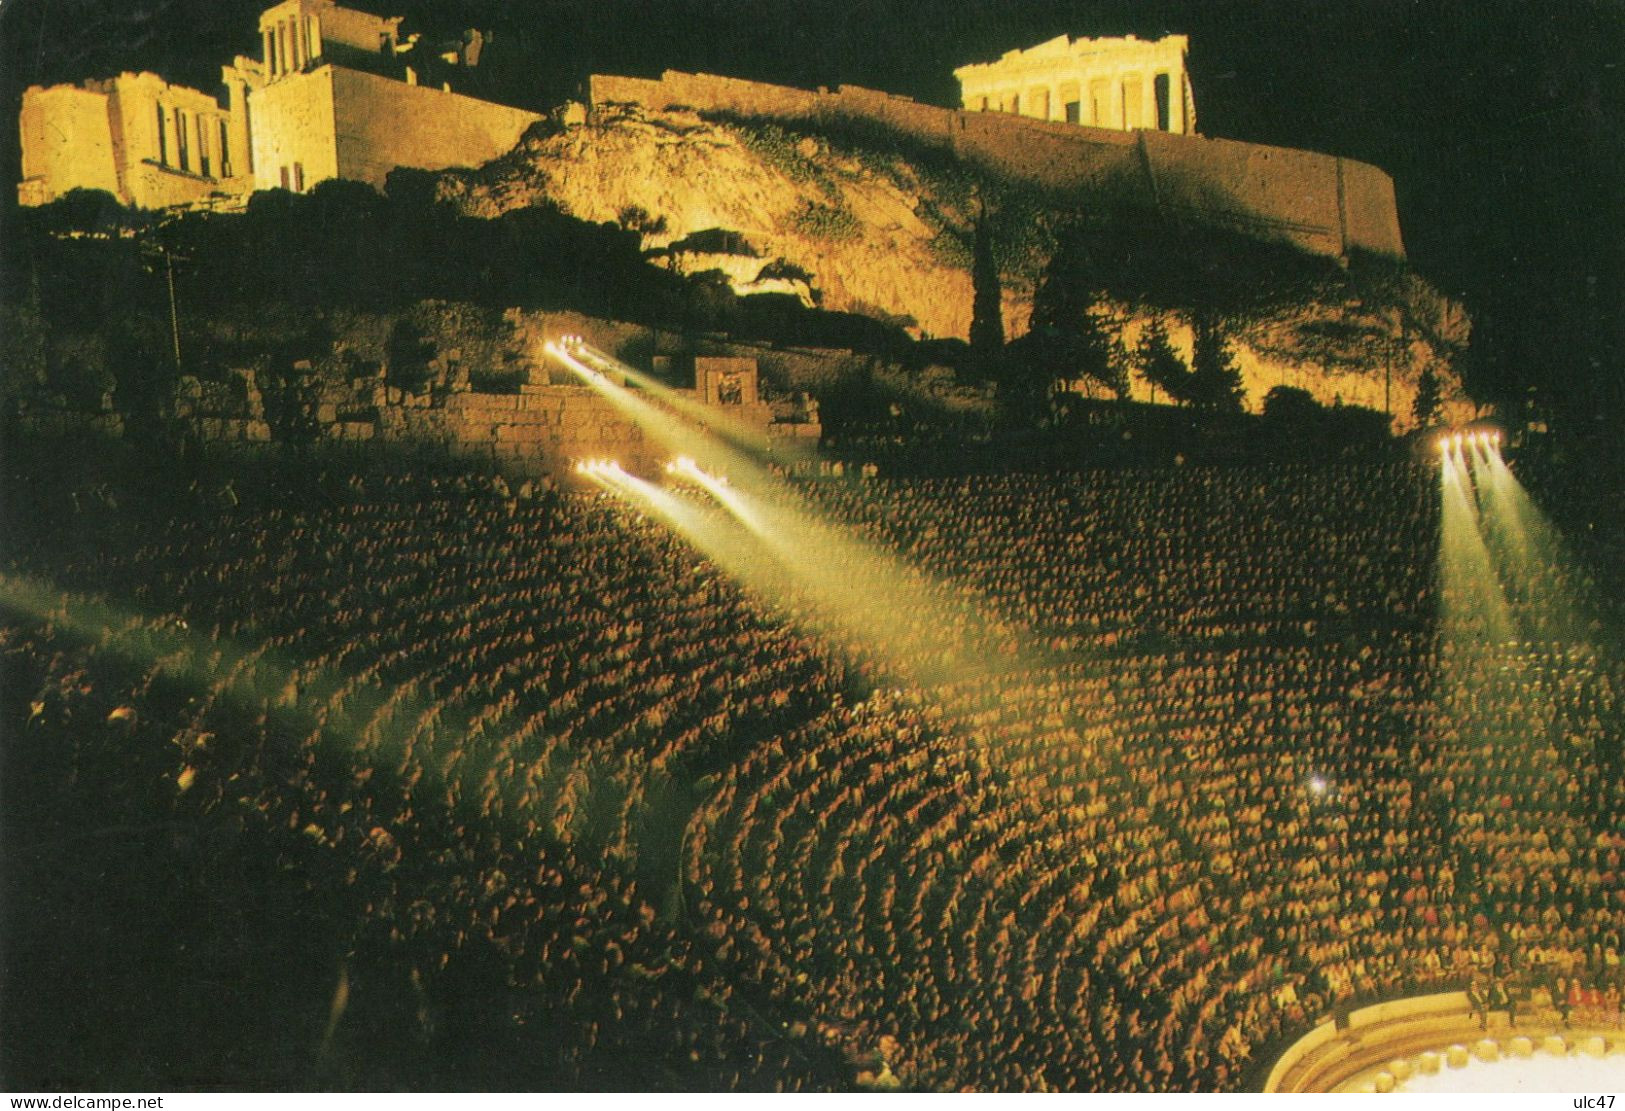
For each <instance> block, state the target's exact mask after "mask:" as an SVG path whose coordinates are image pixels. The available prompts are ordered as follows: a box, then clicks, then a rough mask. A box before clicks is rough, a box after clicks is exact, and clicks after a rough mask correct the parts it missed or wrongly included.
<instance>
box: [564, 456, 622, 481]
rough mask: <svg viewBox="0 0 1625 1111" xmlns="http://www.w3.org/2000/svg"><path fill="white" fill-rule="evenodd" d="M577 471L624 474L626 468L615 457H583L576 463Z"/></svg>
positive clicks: (589, 474) (590, 473)
mask: <svg viewBox="0 0 1625 1111" xmlns="http://www.w3.org/2000/svg"><path fill="white" fill-rule="evenodd" d="M575 472H576V474H579V475H587V476H588V477H589V478H590V477H592V476H594V475H600V476H602V475H624V474H625V473H626V471H625V469H623V468H622V467H621V464H620V463H619V461H617V460H614V459H582V460H580V461H579V462H577V463H576V465H575Z"/></svg>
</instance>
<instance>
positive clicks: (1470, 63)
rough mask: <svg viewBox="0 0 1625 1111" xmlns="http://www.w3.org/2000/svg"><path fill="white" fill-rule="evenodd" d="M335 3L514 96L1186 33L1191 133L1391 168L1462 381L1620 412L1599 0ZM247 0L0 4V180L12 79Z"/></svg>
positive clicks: (181, 75)
mask: <svg viewBox="0 0 1625 1111" xmlns="http://www.w3.org/2000/svg"><path fill="white" fill-rule="evenodd" d="M352 2H353V4H354V6H356V7H363V8H368V9H370V10H374V11H378V12H381V13H386V14H402V15H406V16H407V17H408V19H409V21H411V23H412V24H415V25H416V26H417V27H419V28H422V29H426V30H430V31H434V30H455V29H458V28H461V27H465V26H480V27H483V28H489V29H493V30H494V31H495V32H496V36H497V37H496V45H495V46H494V47H493V48H492V53H491V54H490V55H489V58H490V63H491V64H490V71H489V73H488V75H487V79H488V80H491V81H498V82H500V83H501V85H502V86H503V89H504V92H505V93H506V95H507V96H508V98H509V99H515V100H520V101H527V102H529V103H530V104H531V105H535V106H542V105H546V104H550V103H556V102H557V101H558V100H559V99H562V98H563V97H565V96H567V95H570V94H571V93H572V92H574V91H576V90H578V89H579V88H580V86H581V83H582V81H583V79H584V78H585V76H586V75H587V74H588V73H590V72H595V71H596V72H619V73H633V74H653V73H658V72H659V70H660V69H662V68H665V67H670V68H676V69H689V70H703V71H708V72H714V73H721V74H727V75H731V76H739V77H747V78H754V79H760V80H767V81H776V82H779V83H783V84H791V85H801V86H817V85H836V84H841V83H851V84H861V85H867V86H870V87H873V88H878V89H883V90H886V91H889V92H897V93H904V94H907V95H911V96H915V97H917V98H919V99H921V100H926V101H931V102H935V103H941V104H951V103H953V102H954V97H955V93H956V91H957V86H956V83H955V82H954V80H953V76H952V70H953V68H954V66H956V65H960V64H963V63H965V62H969V61H980V60H991V59H992V58H994V57H996V56H997V55H998V54H999V53H1001V52H1002V51H1004V50H1007V49H1011V48H1015V47H1022V46H1029V45H1032V44H1034V43H1037V42H1039V41H1041V40H1043V39H1045V38H1049V37H1052V36H1054V35H1057V34H1063V33H1067V34H1073V35H1108V34H1112V35H1115V34H1138V35H1140V36H1141V37H1142V38H1144V37H1154V36H1157V35H1161V34H1164V33H1168V32H1179V33H1183V34H1188V35H1189V36H1190V37H1191V55H1190V69H1191V79H1192V83H1193V86H1194V88H1195V96H1196V104H1197V114H1198V123H1199V128H1200V130H1201V131H1202V132H1203V133H1204V134H1208V135H1214V136H1222V137H1226V138H1235V139H1243V140H1249V141H1256V142H1264V143H1274V144H1280V145H1284V146H1296V147H1306V148H1309V149H1314V150H1322V151H1326V152H1329V153H1335V154H1343V155H1347V156H1350V157H1353V158H1358V159H1362V160H1365V161H1369V162H1372V163H1375V164H1376V165H1379V166H1381V167H1383V168H1384V169H1386V170H1388V171H1389V172H1390V173H1391V174H1392V175H1393V176H1394V179H1395V184H1396V189H1397V191H1398V195H1399V203H1400V218H1401V222H1402V225H1403V228H1404V232H1405V236H1406V241H1407V244H1408V246H1409V248H1410V253H1411V259H1412V262H1413V263H1414V264H1415V266H1416V267H1417V268H1418V269H1419V270H1420V271H1421V272H1422V273H1423V274H1424V275H1425V276H1427V277H1428V278H1430V279H1431V280H1433V281H1434V282H1435V283H1437V284H1438V285H1439V286H1440V287H1441V288H1442V289H1444V290H1445V291H1446V292H1448V293H1450V294H1452V295H1454V296H1457V297H1460V298H1462V299H1463V300H1465V301H1466V302H1467V303H1468V305H1469V307H1470V309H1471V310H1472V311H1473V313H1474V316H1475V319H1477V320H1478V321H1479V322H1480V324H1481V327H1482V329H1483V336H1484V337H1485V338H1486V340H1488V341H1489V342H1486V343H1484V344H1482V345H1481V349H1480V352H1479V353H1478V355H1479V362H1478V365H1477V369H1476V371H1475V373H1476V374H1477V377H1478V384H1479V386H1480V387H1482V388H1484V389H1487V390H1494V391H1496V392H1498V393H1505V392H1507V391H1508V390H1511V389H1516V390H1517V391H1522V390H1523V389H1524V388H1526V387H1527V386H1528V385H1531V384H1533V385H1536V386H1538V387H1540V388H1541V389H1542V390H1543V391H1544V392H1545V393H1546V394H1547V395H1548V396H1551V397H1553V398H1554V399H1555V400H1557V401H1558V402H1561V403H1565V404H1566V406H1567V407H1568V408H1569V409H1570V410H1572V411H1575V412H1584V413H1598V412H1605V413H1616V414H1617V413H1622V412H1625V405H1622V404H1621V401H1622V396H1625V391H1622V378H1625V374H1622V368H1621V364H1620V360H1619V358H1618V355H1617V354H1616V352H1617V351H1618V350H1619V346H1620V344H1621V342H1622V341H1625V280H1622V279H1625V231H1622V230H1621V229H1622V227H1625V136H1622V130H1625V129H1622V123H1625V82H1622V73H1621V64H1622V56H1625V49H1622V48H1625V0H1555V2H1539V3H1537V2H1534V0H1341V2H1332V0H1137V2H1128V0H1093V2H1083V0H1072V2H1068V0H1060V2H1056V0H1050V2H1041V0H983V2H981V3H974V4H973V3H966V2H963V0H749V2H746V0H672V2H658V3H657V2H650V0H398V2H390V0H352ZM264 6H266V4H265V3H264V2H261V0H0V36H3V37H4V54H3V56H0V58H3V61H0V65H3V67H4V69H3V74H0V81H3V85H4V91H5V94H6V96H7V104H8V105H9V107H8V108H7V120H6V129H5V130H6V133H5V136H4V139H5V157H4V161H5V168H6V169H7V171H8V174H9V181H12V182H15V180H16V178H17V169H16V165H17V164H16V153H15V143H16V139H15V128H16V107H17V104H18V101H19V97H20V94H21V90H22V89H23V88H24V87H25V86H26V85H28V84H31V83H49V82H55V81H66V80H77V79H80V78H83V77H88V76H97V75H105V74H109V73H114V72H117V71H119V70H121V69H152V70H156V71H157V72H159V73H162V74H164V75H165V76H166V77H168V78H170V79H171V80H177V81H183V82H186V83H190V84H196V85H198V86H200V87H203V88H208V89H213V88H214V87H215V84H216V82H217V81H218V66H219V63H220V62H221V61H223V60H225V59H226V58H227V57H228V56H229V55H230V54H231V53H232V52H234V51H241V52H250V51H253V50H254V49H255V43H256V34H255V19H256V16H257V13H258V11H259V10H260V9H261V8H262V7H264ZM482 68H484V67H482ZM8 192H9V188H8Z"/></svg>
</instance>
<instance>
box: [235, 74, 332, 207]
mask: <svg viewBox="0 0 1625 1111" xmlns="http://www.w3.org/2000/svg"><path fill="white" fill-rule="evenodd" d="M334 72H335V71H334V69H333V67H332V66H322V67H321V68H319V69H316V70H313V71H311V72H310V73H301V74H295V75H293V76H289V77H284V78H282V79H281V80H278V81H272V82H270V83H269V84H267V85H266V86H265V87H264V88H261V89H254V90H252V91H251V92H250V93H249V94H248V106H249V113H250V117H251V118H252V120H253V137H254V187H255V188H256V189H279V188H280V189H291V190H293V191H294V192H295V193H302V192H304V191H305V190H307V189H309V188H310V187H311V186H313V185H315V184H316V183H317V182H318V181H325V180H326V179H328V178H330V177H338V176H339V163H338V141H337V130H336V124H335V112H334V105H333V84H334V80H333V75H334Z"/></svg>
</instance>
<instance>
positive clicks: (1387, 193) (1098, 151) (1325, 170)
mask: <svg viewBox="0 0 1625 1111" xmlns="http://www.w3.org/2000/svg"><path fill="white" fill-rule="evenodd" d="M589 98H590V100H591V102H592V104H593V105H595V106H596V105H604V104H638V105H642V106H643V107H646V108H649V109H654V110H666V109H672V108H691V109H695V110H697V111H702V112H731V113H737V114H738V115H741V116H753V117H763V118H768V119H777V120H783V121H786V122H794V121H797V120H804V121H812V122H820V123H830V122H839V121H842V120H857V121H863V122H868V123H879V124H883V125H885V126H887V127H889V128H891V129H893V130H895V131H896V132H897V133H898V134H900V135H903V136H906V137H908V138H910V139H913V140H915V141H919V142H924V143H928V144H931V145H933V146H938V147H942V148H944V149H947V150H950V151H952V152H954V153H955V154H956V155H957V156H958V157H960V158H962V159H964V160H966V161H967V162H970V163H972V164H974V165H977V166H980V167H982V168H984V169H987V170H990V171H992V172H996V173H1000V174H1004V175H1007V176H1010V177H1013V178H1017V179H1020V180H1023V181H1030V182H1033V183H1035V184H1038V185H1041V186H1044V187H1046V188H1051V189H1060V190H1070V189H1079V188H1087V187H1090V186H1101V185H1114V186H1117V187H1123V188H1129V189H1132V190H1135V191H1137V192H1139V193H1141V194H1142V195H1143V196H1144V197H1145V198H1146V199H1147V200H1148V201H1149V203H1150V204H1152V205H1153V206H1155V207H1156V208H1157V209H1158V210H1159V211H1161V212H1162V213H1163V214H1164V215H1165V216H1168V217H1170V218H1174V219H1191V220H1196V221H1199V222H1203V223H1210V224H1215V225H1218V226H1223V227H1229V228H1234V229H1235V230H1238V231H1244V232H1246V233H1248V234H1250V235H1255V236H1259V237H1261V238H1268V239H1274V240H1281V241H1285V242H1289V243H1293V244H1295V245H1297V246H1299V247H1301V248H1303V249H1305V250H1310V251H1315V252H1317V253H1320V254H1327V255H1346V254H1348V253H1349V251H1351V250H1363V251H1370V252H1373V253H1377V254H1383V255H1389V256H1394V257H1403V256H1404V254H1405V246H1404V240H1403V239H1402V238H1401V236H1400V230H1399V215H1398V212H1397V210H1396V208H1395V204H1394V188H1393V181H1392V179H1391V178H1389V176H1388V175H1387V174H1385V173H1383V172H1382V171H1381V170H1379V169H1377V168H1376V167H1375V166H1369V165H1366V164H1364V163H1361V162H1354V161H1351V160H1349V159H1346V158H1338V157H1334V156H1332V155H1326V154H1317V153H1314V152H1311V151H1302V150H1292V149H1288V148H1285V147H1267V146H1261V145H1259V144H1256V143H1238V142H1233V141H1230V140H1227V139H1207V138H1202V137H1200V136H1195V135H1173V134H1168V133H1165V132H1160V131H1132V132H1118V131H1108V130H1105V129H1102V128H1089V127H1080V126H1078V125H1076V124H1068V123H1057V122H1052V121H1047V120H1038V119H1031V118H1028V117H1023V116H1015V115H1011V114H1008V113H1003V112H966V111H960V110H954V109H948V108H936V107H933V106H931V105H926V104H920V103H918V102H916V101H913V100H910V99H908V98H906V97H898V96H891V95H888V94H886V93H880V92H875V91H873V90H871V89H861V88H856V87H853V86H850V85H843V86H841V87H840V88H838V89H836V90H835V91H833V92H829V91H826V90H820V91H818V92H809V91H806V90H803V89H789V88H784V87H781V86H776V85H763V84H758V83H756V82H751V81H740V80H736V79H733V78H727V77H715V76H712V75H709V74H691V73H677V72H673V71H667V72H666V73H664V74H663V75H662V76H661V77H660V79H659V80H648V79H644V78H635V77H613V76H602V75H594V76H593V78H592V79H591V87H590V92H589Z"/></svg>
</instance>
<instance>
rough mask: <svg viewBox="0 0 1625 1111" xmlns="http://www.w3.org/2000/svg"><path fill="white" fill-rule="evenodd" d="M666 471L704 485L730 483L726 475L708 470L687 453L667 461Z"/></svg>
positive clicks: (724, 484)
mask: <svg viewBox="0 0 1625 1111" xmlns="http://www.w3.org/2000/svg"><path fill="white" fill-rule="evenodd" d="M666 473H667V474H669V475H677V476H679V477H682V478H691V479H693V480H694V481H696V482H699V483H701V484H703V485H713V484H714V485H716V486H726V485H728V479H727V477H726V476H724V475H714V474H710V473H708V472H706V471H705V470H703V469H702V468H701V467H700V465H699V464H698V463H696V462H694V460H692V459H690V458H689V457H688V456H686V455H680V456H678V457H677V458H676V459H673V460H672V461H671V462H669V463H667V464H666Z"/></svg>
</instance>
